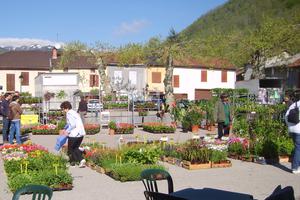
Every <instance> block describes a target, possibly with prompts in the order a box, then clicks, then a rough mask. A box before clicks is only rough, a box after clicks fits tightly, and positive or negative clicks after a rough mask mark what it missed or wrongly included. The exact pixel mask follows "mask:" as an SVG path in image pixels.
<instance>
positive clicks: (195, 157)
mask: <svg viewBox="0 0 300 200" xmlns="http://www.w3.org/2000/svg"><path fill="white" fill-rule="evenodd" d="M179 154H180V157H181V158H182V159H183V160H187V161H190V162H191V163H207V162H209V161H210V150H209V149H208V148H207V147H205V146H203V145H202V144H201V143H199V142H198V141H190V142H188V143H186V144H185V145H183V147H182V149H181V150H180V151H179Z"/></svg>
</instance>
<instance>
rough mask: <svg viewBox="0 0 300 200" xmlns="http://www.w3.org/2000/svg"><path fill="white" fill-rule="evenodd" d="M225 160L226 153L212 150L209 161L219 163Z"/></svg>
mask: <svg viewBox="0 0 300 200" xmlns="http://www.w3.org/2000/svg"><path fill="white" fill-rule="evenodd" d="M226 159H227V152H226V151H219V150H212V151H211V156H210V161H212V162H221V161H225V160H226Z"/></svg>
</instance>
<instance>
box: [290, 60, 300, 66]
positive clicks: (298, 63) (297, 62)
mask: <svg viewBox="0 0 300 200" xmlns="http://www.w3.org/2000/svg"><path fill="white" fill-rule="evenodd" d="M288 66H289V67H300V58H299V59H297V60H296V61H294V62H293V63H291V64H289V65H288Z"/></svg>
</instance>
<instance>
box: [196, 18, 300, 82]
mask: <svg viewBox="0 0 300 200" xmlns="http://www.w3.org/2000/svg"><path fill="white" fill-rule="evenodd" d="M299 19H300V18H299V17H295V18H293V20H290V21H288V20H285V19H281V18H267V17H266V18H264V19H263V22H262V23H261V24H260V25H259V26H258V27H257V28H256V29H251V30H246V31H245V30H244V31H243V32H241V31H238V30H235V31H231V32H229V33H227V34H223V33H222V32H219V31H215V32H213V34H211V35H210V36H209V37H206V38H205V40H204V39H203V38H199V39H198V40H196V41H194V42H193V45H191V47H190V52H195V53H194V56H196V57H202V58H220V59H225V60H228V61H230V62H231V63H232V64H234V65H235V66H237V67H243V66H245V65H246V64H251V65H252V66H253V73H252V78H263V77H264V64H265V61H266V59H268V58H270V57H273V56H278V55H280V54H282V53H283V52H284V51H287V52H289V53H291V54H295V53H298V52H299V50H300V48H299V46H300V37H299V35H300V32H299V31H300V26H299V24H300V20H299Z"/></svg>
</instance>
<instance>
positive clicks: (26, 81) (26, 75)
mask: <svg viewBox="0 0 300 200" xmlns="http://www.w3.org/2000/svg"><path fill="white" fill-rule="evenodd" d="M21 74H22V76H23V81H22V85H29V72H21Z"/></svg>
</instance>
